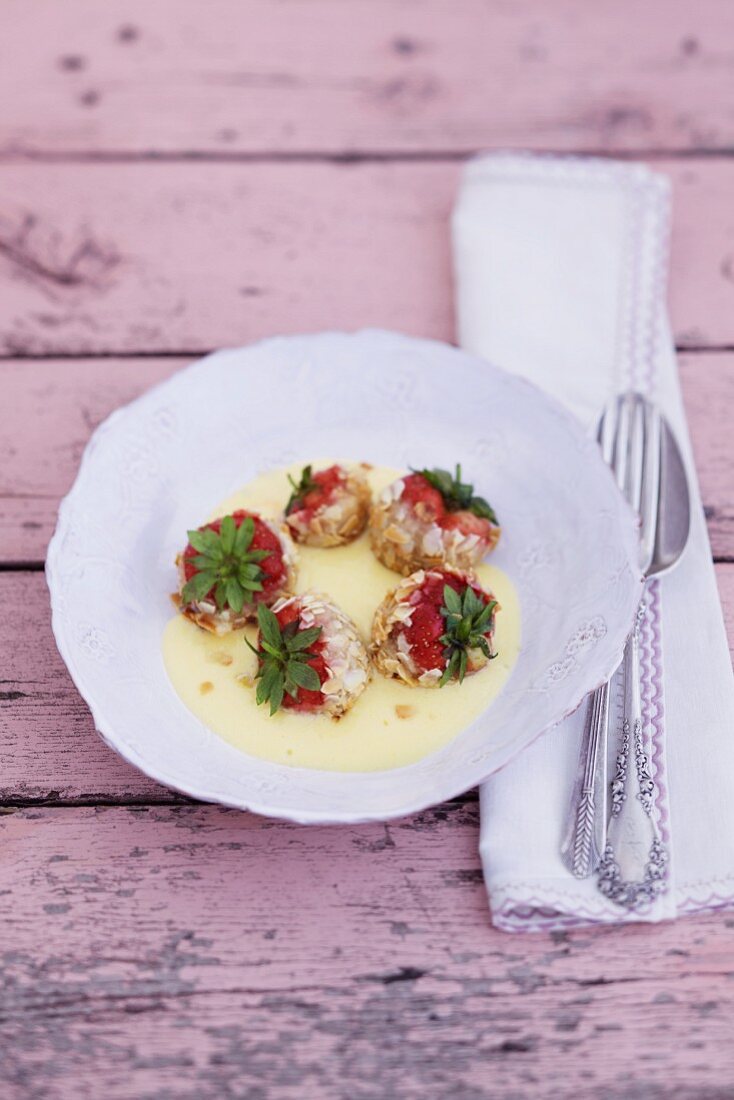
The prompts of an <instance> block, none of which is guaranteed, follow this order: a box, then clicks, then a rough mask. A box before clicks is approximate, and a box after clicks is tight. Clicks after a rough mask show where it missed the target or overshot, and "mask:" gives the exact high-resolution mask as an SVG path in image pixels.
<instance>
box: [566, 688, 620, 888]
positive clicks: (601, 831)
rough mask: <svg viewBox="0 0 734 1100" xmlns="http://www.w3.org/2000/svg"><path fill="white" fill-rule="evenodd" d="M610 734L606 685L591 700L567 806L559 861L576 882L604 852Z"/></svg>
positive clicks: (584, 876) (588, 871)
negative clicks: (569, 800)
mask: <svg viewBox="0 0 734 1100" xmlns="http://www.w3.org/2000/svg"><path fill="white" fill-rule="evenodd" d="M608 731H609V684H608V683H606V684H602V686H601V687H599V688H597V689H596V691H595V692H594V693H593V695H592V696H591V697H590V700H589V706H588V710H587V715H586V724H585V726H584V738H583V742H582V747H581V754H580V757H579V769H578V772H577V775H576V781H575V783H574V788H573V793H572V795H571V803H570V806H569V811H568V817H567V823H566V833H565V837H564V841H563V844H562V845H561V858H562V860H563V862H564V864H565V865H566V867H567V868H568V869H569V871H570V872H571V874H573V875H575V876H576V878H588V876H589V875H591V874H592V873H593V871H594V870H595V869H596V867H597V866H598V865H599V862H600V860H601V857H602V853H603V852H604V849H605V831H606V818H607V807H606V786H607V781H606V762H607V737H608Z"/></svg>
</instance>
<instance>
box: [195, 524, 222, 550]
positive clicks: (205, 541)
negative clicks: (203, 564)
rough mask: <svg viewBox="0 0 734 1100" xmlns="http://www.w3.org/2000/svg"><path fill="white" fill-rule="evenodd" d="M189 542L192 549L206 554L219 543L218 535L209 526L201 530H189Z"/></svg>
mask: <svg viewBox="0 0 734 1100" xmlns="http://www.w3.org/2000/svg"><path fill="white" fill-rule="evenodd" d="M188 536H189V542H190V543H191V545H192V546H193V548H194V550H198V551H199V553H200V554H208V553H210V552H211V551H212V550H214V549H215V548H216V547H217V546H218V544H219V535H218V534H217V532H216V531H213V530H212V529H211V528H210V527H204V528H202V530H201V531H189V532H188Z"/></svg>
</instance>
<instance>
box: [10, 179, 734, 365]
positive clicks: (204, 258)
mask: <svg viewBox="0 0 734 1100" xmlns="http://www.w3.org/2000/svg"><path fill="white" fill-rule="evenodd" d="M657 166H658V167H659V168H660V170H662V171H664V172H666V173H668V174H669V175H670V177H671V178H672V180H673V185H674V200H675V216H674V220H673V255H672V283H671V295H670V297H671V309H672V319H673V326H674V331H675V334H676V339H677V342H678V343H679V344H680V345H685V346H688V347H691V346H695V347H700V346H707V347H708V346H712V347H713V346H717V347H719V346H726V345H734V274H733V272H734V204H732V202H731V194H732V191H733V190H734V161H728V160H717V159H712V160H697V161H695V162H689V161H686V160H683V161H662V162H657ZM459 171H460V168H459V166H458V165H457V164H450V163H441V162H434V163H360V164H319V163H298V164H272V163H269V164H248V165H241V164H212V163H210V164H196V163H192V164H184V165H181V164H85V163H82V164H37V163H23V164H5V165H2V166H0V301H2V307H1V308H0V355H2V354H5V355H7V356H14V355H15V356H21V355H22V356H28V355H87V354H115V353H126V354H129V353H137V352H141V351H142V352H145V353H146V354H150V353H155V352H166V353H185V352H189V351H199V350H208V349H210V348H214V347H221V346H225V345H233V344H241V343H247V342H249V341H251V340H253V339H256V338H259V337H262V336H267V335H271V334H272V333H274V332H299V331H316V330H320V329H328V328H342V329H354V328H360V327H363V326H374V325H376V326H383V327H386V328H396V329H399V330H401V331H404V332H408V333H411V334H413V335H418V336H433V337H439V338H441V339H448V340H450V339H452V338H453V333H454V319H453V311H452V306H451V302H452V279H451V260H450V247H449V232H448V224H449V222H448V220H449V214H450V211H451V207H452V204H453V202H454V199H455V196H456V190H457V184H458V179H459Z"/></svg>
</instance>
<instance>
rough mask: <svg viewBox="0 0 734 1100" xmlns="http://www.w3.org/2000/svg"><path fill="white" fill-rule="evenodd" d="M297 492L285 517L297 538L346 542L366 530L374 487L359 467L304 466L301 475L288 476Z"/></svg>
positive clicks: (322, 542)
mask: <svg viewBox="0 0 734 1100" xmlns="http://www.w3.org/2000/svg"><path fill="white" fill-rule="evenodd" d="M288 480H289V481H290V483H291V487H292V489H293V492H292V493H291V497H290V500H289V501H288V503H287V504H286V507H285V521H286V523H287V524H288V528H289V530H290V532H291V535H292V536H293V538H294V539H295V540H296V542H302V543H305V544H306V545H307V546H321V547H328V546H343V545H345V544H346V543H348V542H352V541H353V540H354V539H356V538H357V536H358V535H361V534H362V531H364V529H365V527H366V525H367V517H368V515H369V510H370V502H371V496H370V489H369V485H368V484H367V478H366V477H365V475H364V473H363V471H362V470H360V469H359V467H347V466H329V468H328V469H326V470H317V471H316V473H314V472H313V467H311V466H304V468H303V470H302V471H301V479H300V481H298V482H296V481H294V480H293V478H290V477H289V479H288Z"/></svg>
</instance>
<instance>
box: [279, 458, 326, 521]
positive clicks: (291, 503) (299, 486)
mask: <svg viewBox="0 0 734 1100" xmlns="http://www.w3.org/2000/svg"><path fill="white" fill-rule="evenodd" d="M288 481H289V484H290V486H291V489H292V490H293V492H292V493H291V495H290V497H289V498H288V503H287V504H286V506H285V514H286V515H287V516H288V515H290V513H291V512H292V511H294V510H295V509H297V508H300V507H301V506H302V504H303V498H304V497H305V496H306V494H307V493H310V492H312V491H313V490H314V489H318V484H317V483H316V482H315V481H314V480H313V467H312V466H304V467H303V469H302V470H301V478H300V480H299V481H295V480H294V479H293V478H292V477H291V475H290V474H288Z"/></svg>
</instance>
